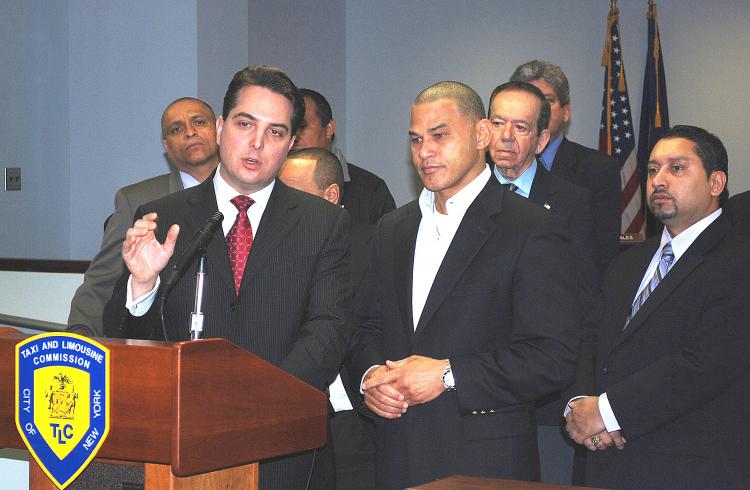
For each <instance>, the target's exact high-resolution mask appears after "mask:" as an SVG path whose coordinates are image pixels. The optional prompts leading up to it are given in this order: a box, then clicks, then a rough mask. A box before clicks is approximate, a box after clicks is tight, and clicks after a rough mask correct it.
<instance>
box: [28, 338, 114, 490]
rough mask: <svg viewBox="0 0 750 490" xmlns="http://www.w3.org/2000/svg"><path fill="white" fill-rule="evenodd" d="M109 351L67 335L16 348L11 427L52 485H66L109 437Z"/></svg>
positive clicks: (85, 339) (34, 339) (38, 340)
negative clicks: (14, 398) (14, 393)
mask: <svg viewBox="0 0 750 490" xmlns="http://www.w3.org/2000/svg"><path fill="white" fill-rule="evenodd" d="M109 406H110V405H109V349H107V348H106V347H104V346H103V345H101V344H100V343H98V342H95V341H93V340H91V339H88V338H86V337H82V336H80V335H76V334H72V333H62V332H61V333H45V334H41V335H35V336H33V337H29V338H28V339H26V340H24V341H23V342H20V343H18V344H17V345H16V426H17V427H18V431H19V433H20V434H21V438H23V441H24V443H26V447H28V449H29V452H30V453H31V454H32V456H33V457H34V459H35V460H36V461H37V462H38V463H39V466H40V467H41V468H42V469H43V470H44V472H45V473H46V474H47V476H49V478H50V479H51V480H52V482H53V483H54V484H55V485H57V486H58V487H59V488H61V489H63V488H65V487H67V486H68V485H70V483H72V482H73V480H75V478H76V477H77V476H78V475H79V474H80V473H81V472H82V471H83V470H84V469H85V468H86V466H87V465H88V464H89V462H91V460H92V459H94V457H95V456H96V453H97V452H98V451H99V448H100V447H101V445H102V443H104V440H105V439H106V437H107V434H108V433H109Z"/></svg>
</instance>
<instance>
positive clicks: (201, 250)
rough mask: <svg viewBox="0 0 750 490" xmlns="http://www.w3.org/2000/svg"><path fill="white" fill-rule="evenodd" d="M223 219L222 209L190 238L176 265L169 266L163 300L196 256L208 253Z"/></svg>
mask: <svg viewBox="0 0 750 490" xmlns="http://www.w3.org/2000/svg"><path fill="white" fill-rule="evenodd" d="M222 221H224V215H223V214H221V212H220V211H216V212H215V213H214V214H212V215H211V216H210V217H209V218H208V221H206V224H204V225H203V226H202V227H201V229H199V230H198V232H197V233H196V234H195V235H194V236H193V238H191V239H190V245H188V248H186V249H185V250H184V251H183V252H182V255H180V256H179V257H178V258H177V260H176V261H175V263H174V265H173V266H172V267H170V268H169V270H168V271H167V273H166V275H165V276H164V280H163V281H162V283H161V292H160V296H161V298H162V301H163V300H165V299H166V298H167V295H168V294H169V293H170V291H172V288H173V287H174V286H175V284H177V281H178V280H179V279H180V278H181V277H182V275H183V274H184V273H185V272H186V271H187V270H188V268H190V265H191V264H192V263H193V261H194V260H195V259H196V257H198V256H199V255H203V254H205V253H206V247H207V246H208V242H209V241H211V237H213V236H214V233H216V230H217V229H218V228H219V227H220V226H221V222H222Z"/></svg>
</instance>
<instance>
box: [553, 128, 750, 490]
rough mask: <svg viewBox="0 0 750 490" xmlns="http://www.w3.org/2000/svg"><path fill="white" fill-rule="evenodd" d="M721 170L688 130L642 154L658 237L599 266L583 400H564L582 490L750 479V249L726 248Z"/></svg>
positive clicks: (711, 150)
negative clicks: (581, 457)
mask: <svg viewBox="0 0 750 490" xmlns="http://www.w3.org/2000/svg"><path fill="white" fill-rule="evenodd" d="M727 162H728V159H727V152H726V149H725V148H724V145H723V144H722V143H721V141H720V140H719V139H718V138H717V137H716V136H714V135H713V134H710V133H709V132H707V131H706V130H704V129H701V128H697V127H694V126H675V127H674V128H672V129H671V130H669V131H668V132H667V133H666V134H665V135H664V136H663V137H662V139H660V140H659V141H658V142H657V143H656V145H655V146H654V148H653V150H651V155H650V158H649V162H648V170H647V172H648V181H647V186H646V190H647V196H648V206H649V208H650V209H651V211H652V212H653V213H654V216H656V218H657V219H658V220H659V221H661V223H663V224H664V230H663V232H662V234H661V236H658V237H653V238H651V239H649V240H647V241H646V242H644V243H642V244H640V245H637V246H634V247H632V248H631V249H630V250H628V251H627V252H625V253H623V254H622V255H620V256H618V257H617V258H616V259H615V261H614V262H613V263H612V267H611V268H610V270H609V271H608V273H607V276H606V277H605V279H604V283H603V287H602V295H601V297H600V299H599V300H598V301H597V305H596V307H595V309H594V314H593V315H592V316H591V317H590V319H589V320H588V321H587V323H586V324H585V325H584V327H585V342H584V345H583V348H582V354H583V355H582V364H581V367H580V370H579V373H580V374H579V377H578V380H577V383H576V388H577V390H576V393H579V394H582V395H589V396H583V397H579V398H576V399H573V400H571V401H570V402H569V403H568V405H569V408H570V409H569V410H568V413H567V416H566V418H567V430H568V433H569V434H570V436H571V438H573V439H574V440H575V441H576V442H577V443H579V444H584V445H585V446H586V447H587V448H588V449H589V450H590V451H592V452H590V453H589V454H588V461H587V462H586V483H587V484H588V485H591V486H595V487H597V488H623V489H628V488H632V489H636V488H637V489H641V488H744V487H746V486H747V483H748V481H750V467H749V466H748V464H747V462H748V461H750V446H749V445H748V444H747V441H748V439H750V425H748V424H747V414H748V413H750V356H748V355H747V353H748V351H749V350H750V329H748V328H747V320H748V318H750V302H748V301H747V291H748V289H750V265H748V260H747V257H748V255H749V254H748V251H749V249H748V243H747V241H746V240H744V239H743V240H736V239H727V237H728V232H729V230H730V223H729V220H728V219H727V216H726V213H723V212H722V208H721V206H722V205H723V202H724V200H725V199H726V196H727V190H726V184H727ZM612 445H614V446H616V447H617V448H618V449H620V450H619V451H618V450H616V449H614V448H610V446H612ZM608 448H610V449H608Z"/></svg>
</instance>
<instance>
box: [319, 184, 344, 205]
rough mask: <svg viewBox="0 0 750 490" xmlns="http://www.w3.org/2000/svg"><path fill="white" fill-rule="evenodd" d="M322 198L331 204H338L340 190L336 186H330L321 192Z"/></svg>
mask: <svg viewBox="0 0 750 490" xmlns="http://www.w3.org/2000/svg"><path fill="white" fill-rule="evenodd" d="M323 198H324V199H325V200H326V201H328V202H332V203H333V204H339V203H340V202H341V189H339V185H338V184H331V185H329V186H328V187H326V189H325V190H324V191H323Z"/></svg>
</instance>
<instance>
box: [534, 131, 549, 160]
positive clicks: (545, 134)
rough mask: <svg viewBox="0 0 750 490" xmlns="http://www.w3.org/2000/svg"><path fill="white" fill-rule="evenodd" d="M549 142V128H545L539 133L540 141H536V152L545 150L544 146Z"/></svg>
mask: <svg viewBox="0 0 750 490" xmlns="http://www.w3.org/2000/svg"><path fill="white" fill-rule="evenodd" d="M547 143H549V129H543V130H542V134H540V135H539V141H537V143H536V149H535V150H534V153H535V154H537V155H538V154H540V153H541V152H543V151H544V148H545V147H546V146H547Z"/></svg>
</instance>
